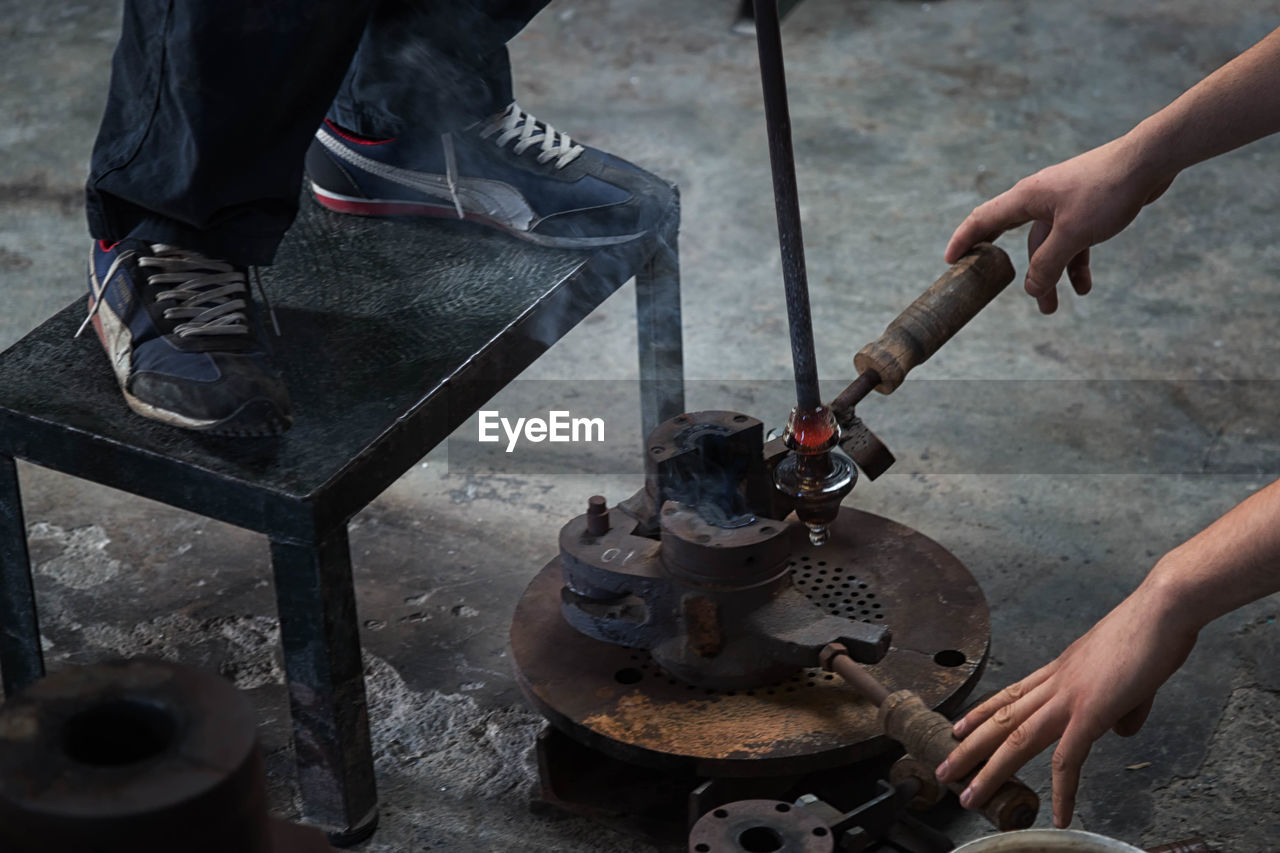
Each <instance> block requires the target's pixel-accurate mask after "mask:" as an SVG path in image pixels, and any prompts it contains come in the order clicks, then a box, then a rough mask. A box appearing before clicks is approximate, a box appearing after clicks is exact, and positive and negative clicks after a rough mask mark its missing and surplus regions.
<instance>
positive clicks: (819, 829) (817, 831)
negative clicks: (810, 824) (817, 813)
mask: <svg viewBox="0 0 1280 853" xmlns="http://www.w3.org/2000/svg"><path fill="white" fill-rule="evenodd" d="M813 834H814V835H816V836H818V837H819V838H821V837H822V836H824V835H826V834H827V828H826V827H825V826H815V827H814V828H813Z"/></svg>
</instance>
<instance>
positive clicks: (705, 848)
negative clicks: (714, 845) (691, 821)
mask: <svg viewBox="0 0 1280 853" xmlns="http://www.w3.org/2000/svg"><path fill="white" fill-rule="evenodd" d="M693 849H694V850H696V851H698V853H710V850H711V845H710V844H695V845H693Z"/></svg>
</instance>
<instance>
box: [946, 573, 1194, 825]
mask: <svg viewBox="0 0 1280 853" xmlns="http://www.w3.org/2000/svg"><path fill="white" fill-rule="evenodd" d="M1172 614H1173V608H1172V607H1171V606H1169V605H1168V603H1167V602H1166V601H1164V600H1163V598H1162V594H1161V593H1160V592H1158V591H1153V590H1152V588H1151V587H1150V586H1147V585H1144V586H1143V587H1139V589H1138V590H1137V591H1136V592H1134V593H1133V595H1131V596H1129V597H1128V598H1127V599H1125V600H1124V601H1123V602H1121V603H1120V604H1119V605H1118V606H1117V607H1116V608H1115V609H1114V610H1112V611H1111V612H1110V613H1108V614H1107V615H1106V616H1105V617H1103V619H1102V620H1101V621H1099V622H1098V624H1096V625H1094V626H1093V628H1091V629H1090V630H1089V632H1088V633H1086V634H1085V635H1084V636H1082V637H1081V638H1080V639H1078V640H1076V641H1075V642H1074V643H1072V644H1071V645H1070V646H1069V647H1068V648H1067V650H1066V651H1064V652H1063V653H1062V654H1061V655H1060V656H1059V657H1058V659H1057V660H1055V661H1053V662H1052V663H1050V664H1048V665H1047V666H1044V667H1042V668H1041V669H1039V670H1037V671H1036V672H1033V673H1032V674H1031V675H1029V676H1027V677H1026V678H1024V679H1022V680H1021V681H1019V682H1017V683H1015V684H1011V685H1009V686H1008V687H1006V688H1005V689H1004V690H1002V691H1001V692H1000V693H998V694H997V695H995V696H993V697H992V698H990V699H988V700H987V701H986V702H983V703H982V704H981V705H979V706H978V707H977V708H975V709H973V710H972V711H970V712H969V713H968V714H967V715H966V716H965V717H964V718H963V719H961V720H960V721H959V722H957V723H956V725H955V728H954V732H955V735H956V737H960V738H963V741H961V743H960V745H959V746H957V747H956V748H955V750H954V751H953V752H952V753H951V755H950V757H949V758H948V759H947V760H946V761H944V762H943V763H942V764H941V765H939V767H938V769H937V776H938V778H939V780H941V781H943V782H953V781H956V780H958V779H963V778H964V777H965V776H966V775H968V774H969V773H970V772H971V771H972V770H973V769H974V768H975V767H977V766H978V765H979V764H980V763H981V762H982V761H983V760H984V759H985V760H986V762H987V763H986V765H985V766H984V767H983V768H982V769H981V771H980V772H979V773H978V774H977V776H976V777H975V778H974V779H973V781H972V782H971V783H970V784H969V786H968V787H967V788H966V789H965V791H964V792H963V793H962V794H961V795H960V803H961V805H963V806H964V807H965V808H975V807H978V806H981V805H982V804H983V803H985V802H986V800H987V799H988V798H989V797H990V796H991V794H993V793H995V791H996V789H997V788H999V787H1000V785H1001V784H1002V783H1003V782H1004V781H1005V780H1006V779H1008V778H1009V777H1010V776H1012V775H1013V774H1014V773H1016V772H1017V771H1018V769H1019V768H1020V767H1022V765H1023V764H1025V763H1026V762H1027V761H1029V760H1030V759H1031V758H1032V757H1034V756H1035V755H1037V754H1039V753H1040V752H1041V751H1043V750H1044V749H1045V748H1046V747H1048V746H1049V745H1050V744H1052V743H1053V742H1054V741H1056V740H1059V738H1061V740H1060V741H1059V743H1058V748H1057V749H1056V750H1054V753H1053V822H1054V825H1055V826H1058V827H1060V828H1061V827H1066V826H1067V825H1068V824H1070V823H1071V814H1072V810H1073V808H1074V806H1075V797H1076V788H1077V787H1078V785H1079V782H1080V768H1081V765H1082V764H1083V763H1084V760H1085V758H1086V757H1087V756H1088V754H1089V749H1090V748H1091V747H1092V746H1093V742H1094V741H1095V740H1097V739H1098V738H1100V737H1102V735H1104V734H1106V732H1107V729H1113V730H1114V731H1115V732H1116V733H1117V734H1119V735H1124V736H1129V735H1133V734H1136V733H1137V732H1138V730H1139V729H1140V728H1141V727H1142V724H1143V723H1144V722H1146V719H1147V714H1148V712H1150V710H1151V703H1152V701H1153V700H1154V698H1155V693H1156V691H1157V690H1158V689H1159V688H1160V686H1161V685H1162V684H1164V682H1165V681H1166V680H1168V678H1169V676H1170V675H1172V674H1173V673H1174V671H1175V670H1177V669H1178V667H1180V666H1181V665H1182V663H1183V661H1185V660H1186V659H1187V655H1188V654H1190V653H1191V649H1192V647H1193V646H1194V645H1195V641H1196V633H1197V631H1196V630H1195V629H1194V628H1189V627H1186V626H1184V625H1182V624H1179V622H1178V620H1177V619H1175V618H1174V617H1173V615H1172Z"/></svg>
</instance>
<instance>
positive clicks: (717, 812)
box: [712, 809, 729, 817]
mask: <svg viewBox="0 0 1280 853" xmlns="http://www.w3.org/2000/svg"><path fill="white" fill-rule="evenodd" d="M712 814H713V815H715V816H716V817H728V816H729V813H728V812H727V811H725V810H724V809H716V810H715V811H713V812H712Z"/></svg>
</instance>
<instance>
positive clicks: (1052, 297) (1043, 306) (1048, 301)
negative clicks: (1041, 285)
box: [1036, 287, 1058, 314]
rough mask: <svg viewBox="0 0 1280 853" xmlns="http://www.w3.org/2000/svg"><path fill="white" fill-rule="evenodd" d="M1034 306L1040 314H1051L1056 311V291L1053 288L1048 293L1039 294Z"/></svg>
mask: <svg viewBox="0 0 1280 853" xmlns="http://www.w3.org/2000/svg"><path fill="white" fill-rule="evenodd" d="M1036 305H1037V306H1038V307H1039V308H1040V313H1041V314H1052V313H1053V312H1054V311H1057V310H1058V289H1057V288H1056V287H1055V288H1054V289H1053V290H1050V291H1049V292H1048V293H1044V294H1041V295H1040V296H1037V297H1036Z"/></svg>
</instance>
